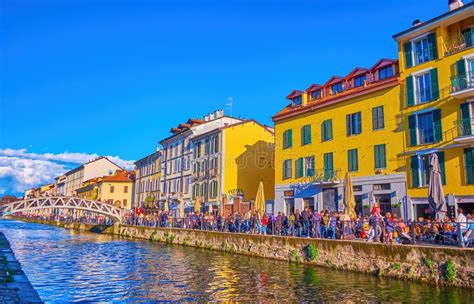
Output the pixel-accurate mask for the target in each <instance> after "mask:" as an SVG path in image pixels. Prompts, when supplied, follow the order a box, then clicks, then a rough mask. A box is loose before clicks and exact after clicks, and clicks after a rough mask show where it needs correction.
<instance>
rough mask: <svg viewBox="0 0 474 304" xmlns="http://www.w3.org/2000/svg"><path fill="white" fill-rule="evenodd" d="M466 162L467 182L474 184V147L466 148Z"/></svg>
mask: <svg viewBox="0 0 474 304" xmlns="http://www.w3.org/2000/svg"><path fill="white" fill-rule="evenodd" d="M464 164H465V165H466V184H469V185H472V184H474V148H466V149H464Z"/></svg>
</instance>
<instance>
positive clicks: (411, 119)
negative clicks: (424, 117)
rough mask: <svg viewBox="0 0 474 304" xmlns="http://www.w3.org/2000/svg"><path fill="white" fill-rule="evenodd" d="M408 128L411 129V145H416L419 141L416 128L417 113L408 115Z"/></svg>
mask: <svg viewBox="0 0 474 304" xmlns="http://www.w3.org/2000/svg"><path fill="white" fill-rule="evenodd" d="M408 128H409V130H410V132H409V133H410V146H416V145H417V144H418V141H417V130H416V115H410V116H408Z"/></svg>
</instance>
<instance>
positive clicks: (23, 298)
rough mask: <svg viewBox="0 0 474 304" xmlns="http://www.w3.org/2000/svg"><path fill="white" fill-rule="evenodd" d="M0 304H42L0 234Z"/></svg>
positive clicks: (5, 240) (4, 238)
mask: <svg viewBox="0 0 474 304" xmlns="http://www.w3.org/2000/svg"><path fill="white" fill-rule="evenodd" d="M0 303H8V304H10V303H11V304H16V303H43V302H42V301H41V299H40V297H39V295H38V293H37V292H36V290H35V289H34V288H33V286H32V285H31V283H30V281H29V280H28V278H27V277H26V275H25V274H24V273H23V271H22V270H21V265H20V263H19V262H18V261H17V260H16V258H15V255H14V253H13V251H12V249H11V247H10V243H9V242H8V240H7V238H6V237H5V235H4V234H3V232H0Z"/></svg>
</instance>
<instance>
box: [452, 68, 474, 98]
mask: <svg viewBox="0 0 474 304" xmlns="http://www.w3.org/2000/svg"><path fill="white" fill-rule="evenodd" d="M470 89H474V74H473V72H472V71H469V72H467V73H463V74H459V75H455V76H454V77H452V78H451V93H457V92H461V91H464V90H470Z"/></svg>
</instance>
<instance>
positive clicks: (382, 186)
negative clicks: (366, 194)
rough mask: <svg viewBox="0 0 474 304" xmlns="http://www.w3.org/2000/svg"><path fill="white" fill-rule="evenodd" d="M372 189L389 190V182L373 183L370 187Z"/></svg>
mask: <svg viewBox="0 0 474 304" xmlns="http://www.w3.org/2000/svg"><path fill="white" fill-rule="evenodd" d="M372 189H373V190H374V191H381V190H390V189H391V188H390V184H375V185H374V186H373V188H372Z"/></svg>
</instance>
